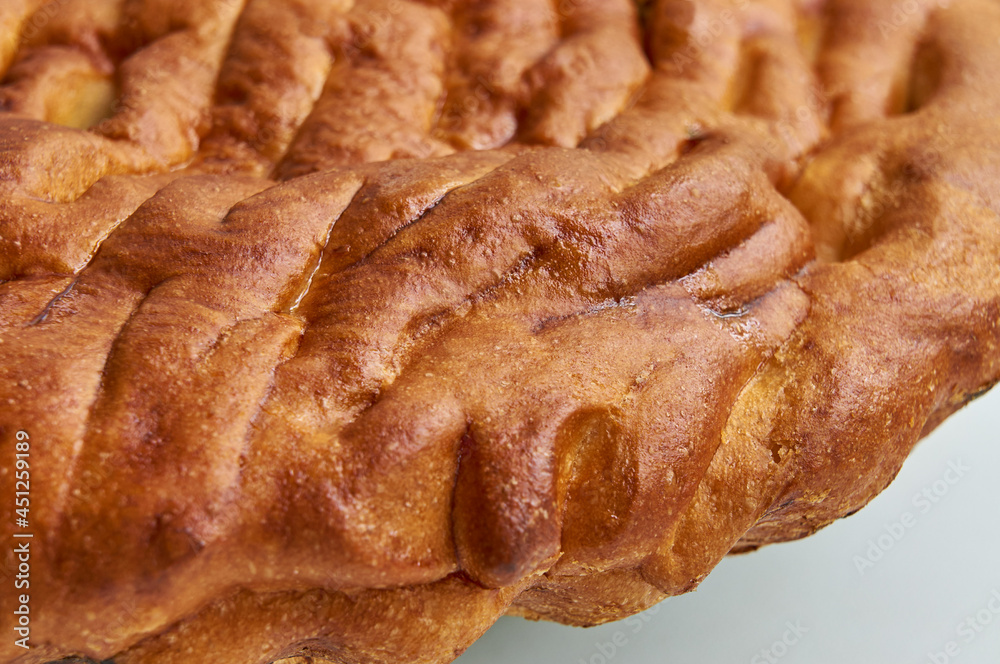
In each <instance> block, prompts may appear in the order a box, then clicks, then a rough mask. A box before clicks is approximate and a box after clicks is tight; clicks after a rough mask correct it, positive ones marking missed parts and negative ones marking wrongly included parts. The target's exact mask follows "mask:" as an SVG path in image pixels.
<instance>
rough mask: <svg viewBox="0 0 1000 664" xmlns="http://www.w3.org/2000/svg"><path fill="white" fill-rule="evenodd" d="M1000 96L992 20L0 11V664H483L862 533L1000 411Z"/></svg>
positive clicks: (833, 11)
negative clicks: (769, 560)
mask: <svg viewBox="0 0 1000 664" xmlns="http://www.w3.org/2000/svg"><path fill="white" fill-rule="evenodd" d="M997 62H1000V3H998V2H996V1H995V0H950V1H949V2H939V1H936V0H894V1H889V0H880V1H872V0H825V1H824V0H697V1H694V0H657V1H654V2H640V3H636V2H633V1H632V0H551V1H548V0H546V1H544V2H543V1H540V0H468V1H465V0H53V1H51V2H48V3H45V2H42V1H40V0H3V2H2V4H0V71H2V72H3V79H2V84H0V109H2V112H0V451H2V456H0V477H2V478H3V482H2V487H3V491H4V495H2V496H0V506H2V508H0V516H2V519H0V538H2V541H3V542H4V554H3V564H4V568H3V570H4V573H3V576H4V579H5V580H4V585H3V591H2V593H3V597H4V600H3V601H4V604H3V606H4V607H5V608H4V611H3V613H2V615H0V633H2V634H4V638H3V640H2V641H0V661H2V662H6V663H9V662H18V663H20V664H33V663H36V662H47V661H50V660H56V659H59V658H63V657H70V656H78V657H85V658H90V659H92V660H95V661H101V660H113V661H114V662H115V664H175V663H177V664H179V663H180V662H185V663H188V662H191V661H204V662H216V663H219V664H228V663H234V664H235V663H241V664H242V663H246V664H251V663H253V664H257V663H259V664H266V663H267V662H271V661H273V660H277V659H281V658H284V657H292V656H301V655H304V656H312V657H322V658H326V659H329V660H331V661H334V662H350V663H361V662H365V663H370V662H382V663H387V664H388V663H404V662H405V663H418V662H448V661H451V660H452V659H454V657H456V656H457V655H458V654H459V653H461V652H462V651H463V650H464V649H465V648H466V647H467V646H468V645H469V644H470V643H471V642H472V641H474V640H475V639H476V638H477V637H478V636H480V635H481V634H482V633H483V632H484V631H485V630H486V629H487V628H488V627H489V626H490V625H491V624H492V623H493V622H494V621H495V620H496V619H497V617H498V616H500V615H502V614H504V613H509V614H518V615H523V616H527V617H530V618H544V619H549V620H557V621H560V622H564V623H569V624H575V625H592V624H597V623H601V622H605V621H609V620H614V619H618V618H622V617H624V616H627V615H630V614H632V613H635V612H637V611H640V610H642V609H644V608H647V607H649V606H651V605H652V604H654V603H655V602H658V601H660V600H661V599H663V598H664V597H666V596H669V595H674V594H678V593H683V592H686V591H689V590H691V589H693V588H694V587H695V586H696V585H697V584H698V583H699V581H701V580H702V579H703V578H704V577H705V576H706V575H707V574H708V573H709V571H710V570H711V569H712V568H713V567H714V566H715V565H716V564H717V563H718V562H719V561H720V560H721V559H722V558H723V557H724V556H725V555H726V554H727V553H730V552H739V551H747V550H750V549H753V548H756V547H759V546H761V545H764V544H768V543H772V542H779V541H783V540H790V539H795V538H800V537H803V536H805V535H808V534H810V533H812V532H814V531H816V530H817V529H819V528H822V527H823V526H825V525H827V524H829V523H831V522H832V521H834V520H836V519H838V518H840V517H842V516H844V515H847V514H850V513H852V512H854V511H856V510H858V509H859V508H860V507H862V506H863V505H864V504H865V503H867V502H868V501H869V500H870V499H871V498H872V497H873V496H875V495H876V494H877V493H878V492H879V491H881V490H882V489H883V488H884V487H885V486H886V485H887V484H888V483H889V482H890V481H891V480H892V478H893V477H894V475H895V474H896V472H897V471H898V469H899V467H900V465H901V464H902V462H903V460H904V459H905V457H906V455H907V454H908V452H909V451H910V449H911V448H912V447H913V445H914V444H915V442H916V441H917V440H918V439H919V438H921V437H922V436H923V435H924V434H926V433H927V432H928V431H930V430H931V429H933V428H934V427H935V426H936V425H937V424H938V423H940V422H941V421H942V420H943V419H944V418H945V417H947V416H948V415H949V414H950V413H952V412H954V411H955V410H956V409H958V408H959V407H961V405H962V404H964V403H966V402H967V401H968V400H969V399H971V398H973V397H974V396H976V395H977V394H980V393H982V392H983V391H985V390H986V389H988V388H989V387H990V386H991V385H993V384H994V383H996V382H997V381H998V379H1000V348H998V343H1000V72H998V70H997V66H996V63H997ZM22 432H23V433H22ZM18 443H24V445H19V444H18ZM18 453H22V454H25V455H26V456H24V457H23V459H24V460H25V463H23V464H16V462H15V459H16V454H18ZM22 470H25V471H28V473H29V475H30V490H25V491H24V493H26V494H30V496H25V497H28V498H30V501H29V502H30V506H28V507H21V506H17V507H18V508H20V509H24V510H25V511H24V512H17V511H16V506H15V500H14V494H15V489H17V490H18V491H20V490H21V489H19V488H17V487H19V486H20V485H16V484H15V480H16V479H18V480H19V478H20V477H21V476H20V475H17V474H16V473H18V472H22ZM25 477H27V475H26V476H25ZM21 518H24V522H20V521H18V519H21ZM28 534H30V535H31V537H30V538H29V537H19V538H15V535H28ZM12 542H13V543H15V544H16V545H17V546H22V545H24V546H27V545H25V544H24V543H25V542H29V543H30V555H29V556H28V557H29V558H30V563H29V564H30V597H29V600H30V602H29V606H30V620H29V621H28V622H29V623H30V641H29V644H30V646H31V648H30V649H24V648H21V647H20V646H18V645H17V643H16V642H15V641H14V640H13V639H11V638H10V635H11V634H13V633H15V631H14V630H15V628H17V627H19V626H21V625H23V624H24V622H25V621H24V620H22V619H21V618H19V617H18V615H17V614H14V613H12V611H11V610H8V609H7V608H6V607H9V606H13V605H14V602H13V601H8V598H9V597H11V596H12V595H13V594H14V593H15V591H14V590H13V588H14V584H13V576H14V571H15V570H17V569H19V567H18V566H19V565H20V562H19V560H20V558H19V555H20V554H18V553H17V552H16V551H15V547H14V546H13V545H11V546H8V544H9V543H12ZM24 592H25V593H27V592H29V591H28V590H25V591H24ZM17 601H18V602H20V599H17Z"/></svg>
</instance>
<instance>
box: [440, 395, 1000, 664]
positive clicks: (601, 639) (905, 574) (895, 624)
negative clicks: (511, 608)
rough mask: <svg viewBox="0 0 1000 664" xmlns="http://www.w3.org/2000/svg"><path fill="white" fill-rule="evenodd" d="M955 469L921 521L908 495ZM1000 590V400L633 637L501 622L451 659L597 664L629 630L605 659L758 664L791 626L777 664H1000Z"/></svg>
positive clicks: (979, 406) (731, 562) (669, 606)
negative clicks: (875, 489) (795, 628)
mask: <svg viewBox="0 0 1000 664" xmlns="http://www.w3.org/2000/svg"><path fill="white" fill-rule="evenodd" d="M958 460H961V461H962V462H963V463H964V464H965V465H967V466H970V467H971V471H970V472H969V473H968V474H967V475H966V477H964V478H963V479H961V480H960V481H958V482H957V483H956V484H955V485H954V486H953V487H949V490H948V492H947V494H946V495H945V496H944V498H942V499H941V501H940V502H939V503H937V504H936V505H935V506H934V507H933V509H931V510H930V511H929V512H927V513H926V514H922V513H920V510H919V509H917V508H915V507H914V504H913V502H912V500H913V496H914V494H917V493H919V492H921V491H922V490H923V489H924V488H926V487H932V486H933V484H934V482H935V481H937V480H939V479H941V478H942V477H943V476H944V474H945V472H946V471H947V470H948V462H949V461H958ZM938 488H939V489H940V488H941V487H940V485H939V487H938ZM905 512H911V513H913V514H914V516H915V518H916V524H915V525H914V526H913V527H912V528H910V529H909V530H907V531H906V534H905V535H904V536H903V537H902V539H900V540H899V542H898V543H896V544H895V545H894V546H893V547H892V548H891V549H890V550H889V551H888V553H886V555H885V557H884V558H883V559H882V560H880V561H879V562H878V563H877V564H876V565H875V566H874V567H873V568H870V569H867V570H866V572H865V573H864V574H863V575H862V574H860V573H859V572H858V569H857V567H856V566H855V562H854V557H855V556H856V555H864V554H865V551H866V549H867V548H868V542H869V540H870V539H874V538H878V537H879V535H881V534H883V533H884V532H885V531H884V527H885V526H886V525H888V524H892V523H895V522H898V521H899V519H900V517H901V516H902V515H903V514H904V513H905ZM994 590H996V591H1000V389H996V390H993V392H991V393H989V394H987V395H986V396H984V397H981V398H980V399H978V400H977V401H975V402H973V403H972V404H971V405H969V406H968V407H966V408H965V409H964V410H962V411H961V412H959V413H957V414H956V415H954V416H953V417H952V418H951V419H949V420H948V421H947V422H945V424H944V425H942V426H941V427H940V428H939V429H938V430H937V431H935V432H934V434H932V435H931V436H930V437H929V438H927V439H926V440H924V441H923V442H922V443H921V444H920V445H919V446H918V447H917V449H916V450H915V451H914V453H913V455H912V456H911V457H910V459H909V460H908V461H907V463H906V465H905V466H904V468H903V470H902V472H901V473H900V475H899V477H898V478H897V479H896V481H895V482H894V483H893V484H892V485H891V486H890V487H889V489H888V490H886V491H885V492H884V493H883V494H882V495H880V496H879V497H878V498H876V499H875V501H873V502H872V503H871V504H870V505H869V506H868V507H867V508H865V509H864V510H862V511H861V512H859V513H858V514H857V515H855V516H853V517H850V518H848V519H845V520H842V521H840V522H838V523H835V524H834V525H832V526H830V527H829V528H827V529H826V530H824V531H822V532H820V533H819V534H817V535H815V536H813V537H811V538H808V539H806V540H803V541H800V542H793V543H788V544H779V545H776V546H771V547H767V548H765V549H762V550H760V551H758V552H756V553H753V554H750V555H747V556H739V557H733V558H729V559H727V560H725V561H724V562H723V563H722V564H721V565H720V566H719V567H718V568H716V570H715V571H714V572H713V573H712V574H711V575H710V576H709V577H708V579H707V580H706V581H705V582H704V583H703V584H702V586H701V587H700V588H699V589H698V590H697V591H696V592H695V593H692V594H689V595H686V596H683V597H676V598H672V599H669V600H667V601H666V602H664V603H663V604H661V605H660V610H659V611H657V612H656V613H655V615H653V616H651V617H650V620H649V622H648V623H646V624H645V625H644V626H643V627H642V629H640V630H639V631H638V632H634V630H633V628H632V626H630V625H626V624H623V623H612V624H610V625H603V626H601V627H597V628H592V629H586V630H584V629H576V628H571V627H563V626H560V625H553V624H548V623H532V622H529V621H525V620H521V619H518V618H502V619H501V620H500V621H499V622H498V623H497V624H496V625H495V626H494V628H493V629H492V630H490V631H489V632H488V633H487V634H486V636H485V637H483V638H482V639H480V640H479V641H478V642H477V643H475V644H474V645H473V646H472V648H470V649H469V650H468V652H466V654H465V655H463V656H462V657H460V658H459V659H458V660H457V661H458V664H563V663H565V664H578V662H579V660H580V659H583V660H584V661H585V662H588V664H590V663H591V662H592V661H593V664H601V663H602V661H603V660H602V659H601V657H603V655H600V653H601V651H600V650H599V649H598V647H597V645H596V644H597V643H606V642H610V641H612V639H613V638H614V635H615V633H616V632H622V633H623V636H624V638H626V639H627V643H626V644H625V645H624V646H623V647H620V648H617V649H616V650H617V652H615V653H614V655H613V657H611V658H610V659H609V660H608V661H609V662H614V663H615V664H673V663H678V664H743V663H746V664H756V663H757V662H766V661H767V660H766V659H763V658H759V659H757V660H754V655H756V654H757V653H758V652H759V651H760V650H761V649H765V648H768V647H770V646H771V645H772V643H773V642H774V641H775V640H776V639H780V638H781V637H782V636H783V634H784V632H785V631H786V629H787V627H785V625H786V623H788V622H791V623H800V624H801V626H802V627H804V628H807V629H808V630H809V632H808V633H807V634H804V635H803V636H802V638H801V640H800V641H799V642H798V643H797V644H795V645H794V646H792V647H790V648H789V649H788V650H787V652H785V653H784V655H783V656H782V657H780V658H777V659H775V660H774V661H777V662H781V664H929V663H930V662H931V661H932V660H931V659H930V658H929V657H928V653H929V652H931V651H933V652H941V651H943V650H944V648H945V645H946V644H947V643H948V642H949V641H956V642H957V644H958V645H959V647H960V648H961V653H960V654H959V655H958V656H957V657H952V658H950V664H1000V615H991V614H989V611H988V609H987V607H988V604H989V602H990V595H991V593H992V591H994ZM994 607H996V603H994ZM982 609H987V614H986V615H987V616H988V617H989V619H990V623H989V625H988V626H987V627H985V628H983V631H982V632H981V633H978V634H976V636H975V639H974V640H972V641H971V643H966V642H965V639H964V638H962V637H961V636H960V635H959V634H958V633H957V632H956V628H957V626H958V625H959V624H960V623H961V622H962V621H963V620H964V619H966V618H969V617H974V616H975V615H976V613H977V612H979V611H980V610H982ZM623 636H619V637H618V640H619V642H621V641H622V638H623ZM781 650H782V648H780V647H779V648H778V649H777V652H779V653H780V652H781ZM605 652H609V650H608V648H607V647H605ZM595 655H600V656H598V657H595ZM592 658H594V659H593V660H592ZM938 662H939V664H943V662H944V660H943V659H939V660H938Z"/></svg>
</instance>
